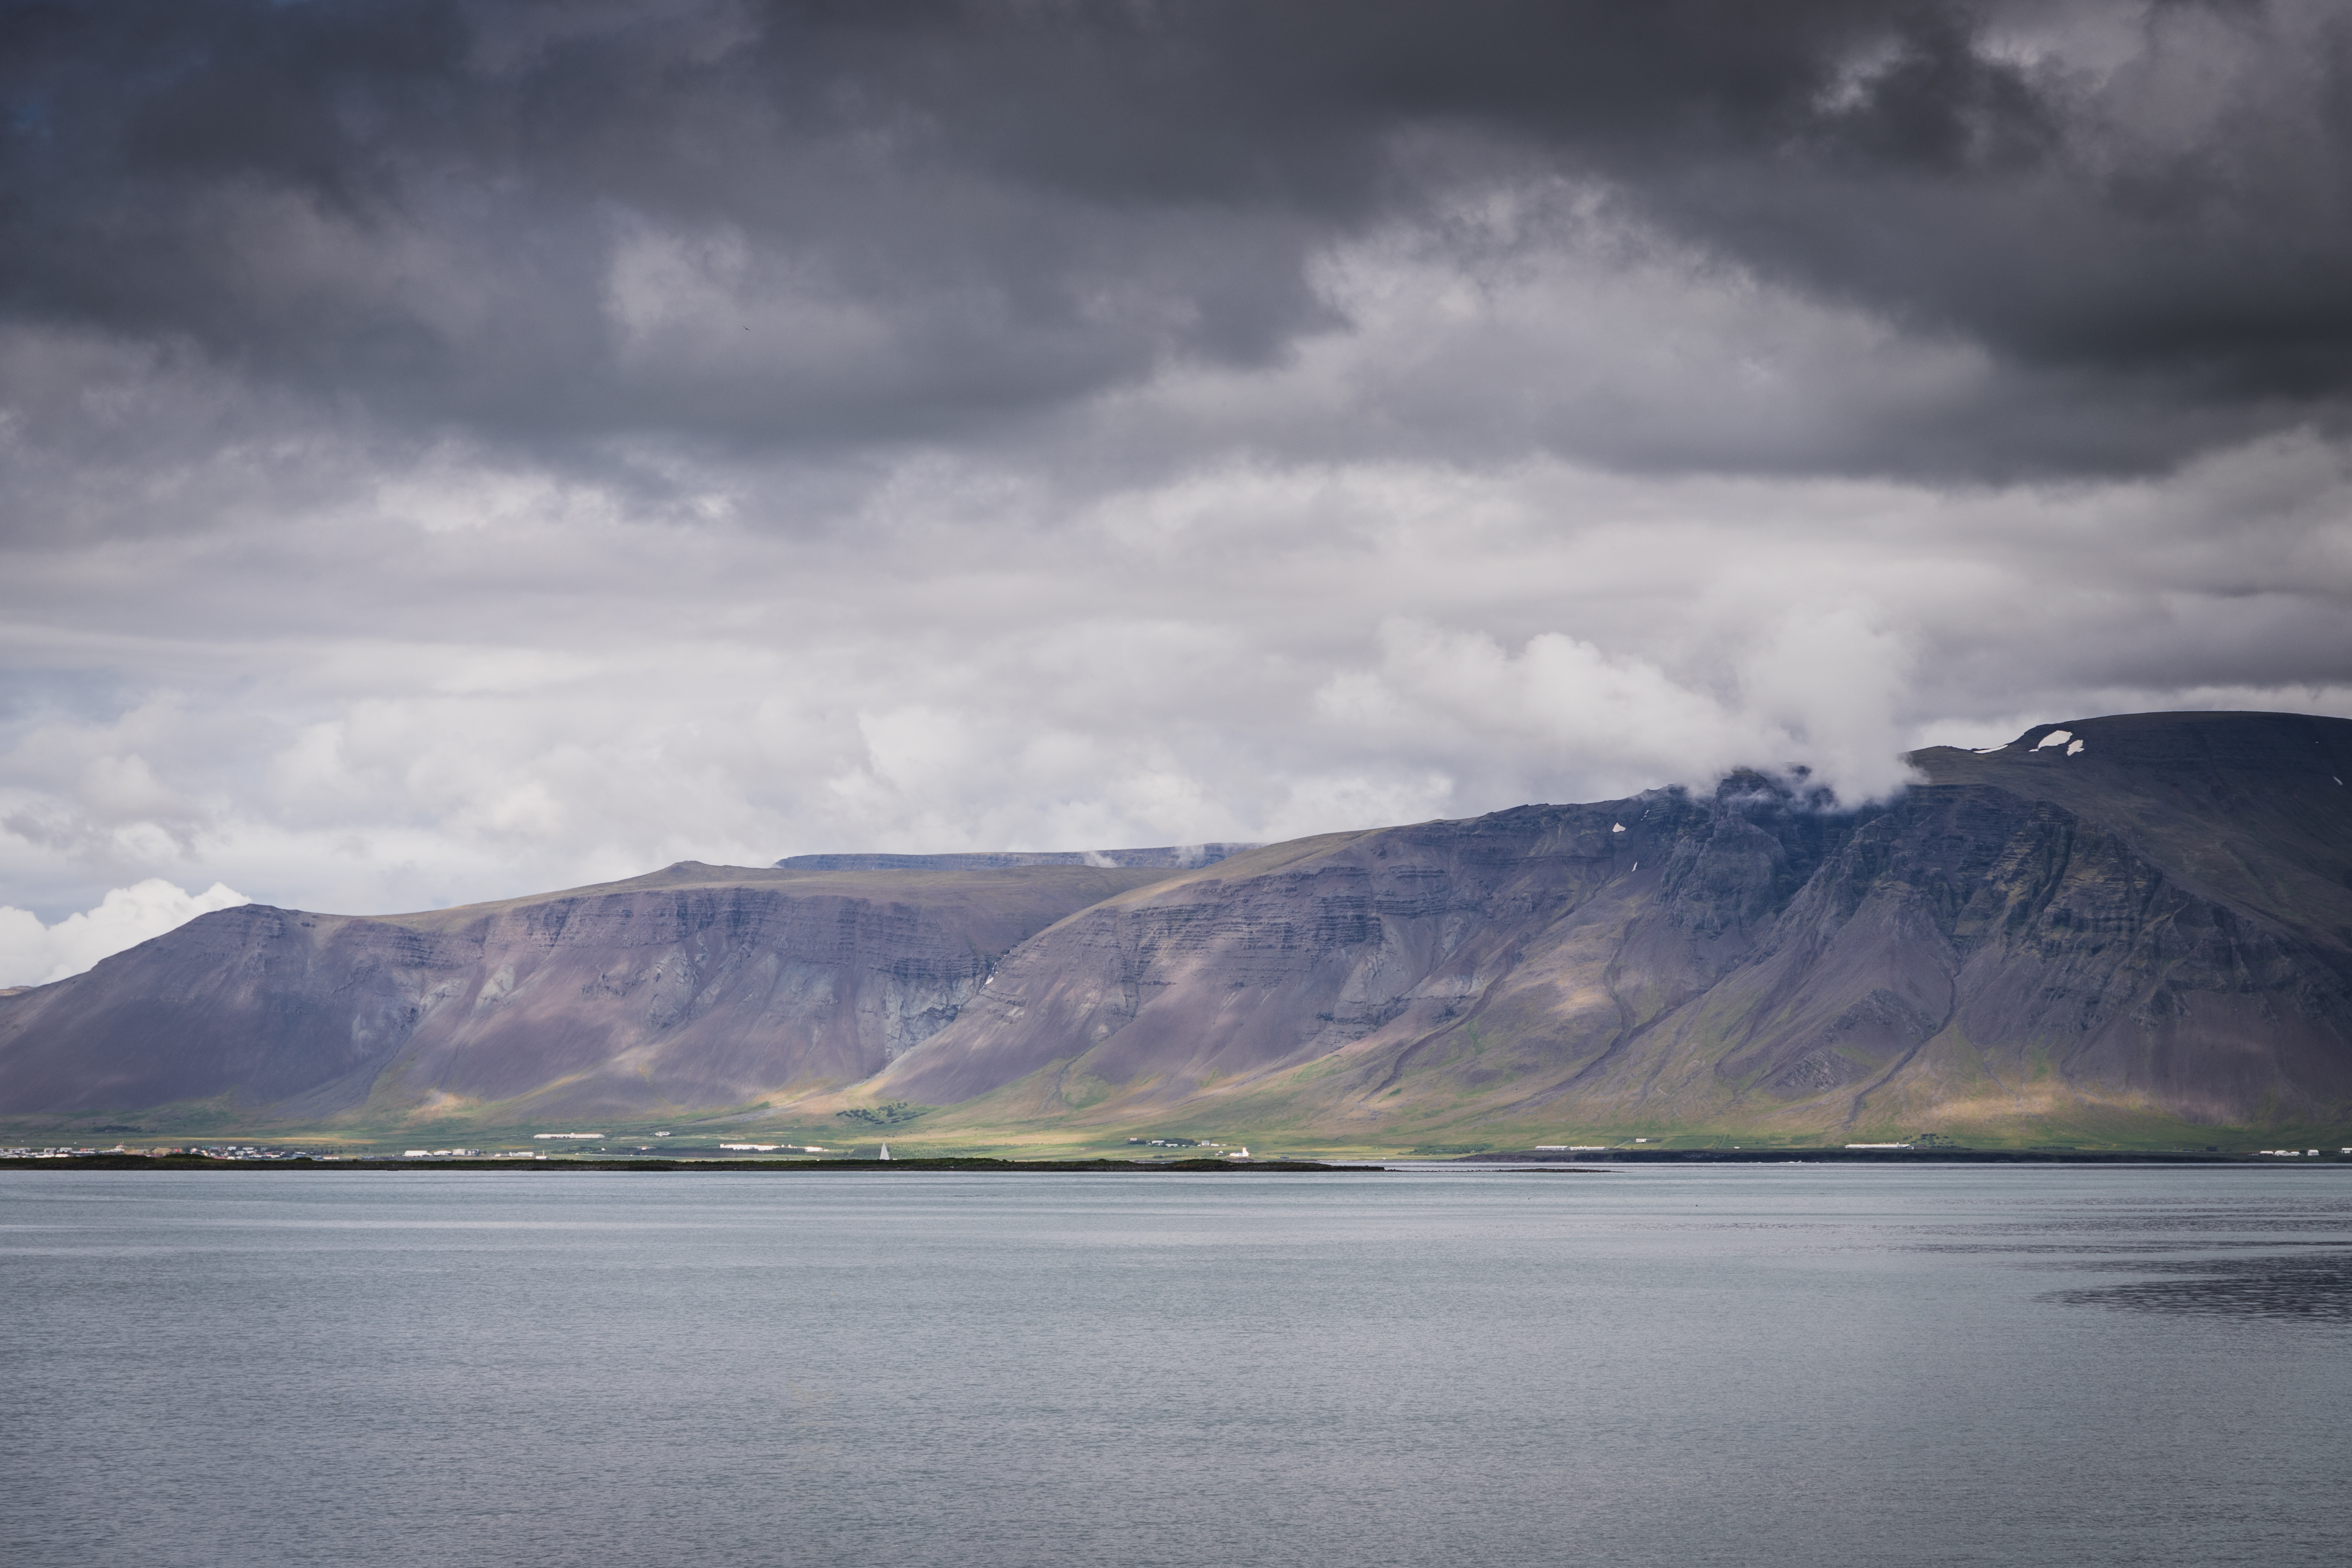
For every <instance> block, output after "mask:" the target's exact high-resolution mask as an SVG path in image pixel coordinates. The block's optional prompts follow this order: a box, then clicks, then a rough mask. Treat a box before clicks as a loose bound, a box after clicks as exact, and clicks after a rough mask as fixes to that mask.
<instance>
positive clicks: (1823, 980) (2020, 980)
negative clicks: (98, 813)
mask: <svg viewBox="0 0 2352 1568" xmlns="http://www.w3.org/2000/svg"><path fill="white" fill-rule="evenodd" d="M1911 760H1912V762H1913V763H1915V764H1916V767H1917V769H1918V771H1919V774H1920V780H1921V782H1919V783H1917V784H1914V785H1913V786H1912V787H1910V788H1908V789H1906V791H1904V792H1903V793H1902V794H1900V795H1898V796H1896V797H1895V799H1893V800H1892V801H1889V802H1887V803H1885V804H1881V805H1871V806H1866V807H1864V808H1861V809H1852V810H1849V809H1840V808H1839V807H1837V806H1836V805H1835V804H1834V803H1833V802H1831V801H1829V800H1827V799H1826V798H1824V797H1822V796H1821V795H1819V794H1818V792H1816V793H1814V794H1811V795H1807V794H1804V793H1801V792H1799V791H1796V790H1792V789H1791V787H1790V785H1789V784H1787V783H1785V782H1781V781H1776V780H1772V779H1768V778H1765V777H1763V776H1761V775H1758V774H1753V773H1740V774H1735V775H1733V776H1732V777H1730V778H1728V779H1727V780H1725V781H1724V782H1723V783H1722V784H1720V785H1719V786H1718V787H1717V789H1715V790H1714V791H1713V792H1712V793H1711V794H1705V795H1698V794H1692V793H1688V792H1685V791H1681V790H1660V791H1653V792H1650V793H1649V794H1646V795H1640V796H1636V797H1633V798H1632V799H1628V800H1622V801H1611V802H1603V803H1600V804H1595V805H1530V806H1522V807H1519V808H1517V809H1515V810H1510V811H1504V812H1498V813H1496V814H1494V815H1492V816H1483V817H1475V818H1471V819H1467V820H1464V821H1454V822H1430V823H1423V824H1419V825H1416V826H1404V827H1392V828H1384V829H1379V830H1375V831H1370V832H1364V833H1349V834H1332V835H1327V836H1324V837H1318V838H1309V839H1302V840H1297V841H1295V842H1293V843H1289V844H1280V845H1273V846H1267V847H1261V848H1255V849H1245V850H1237V851H1236V852H1234V853H1232V854H1229V855H1227V856H1225V857H1224V858H1219V859H1216V860H1214V861H1213V862H1212V863H1208V864H1204V865H1200V866H1197V867H1194V868H1157V867H1155V868H1141V869H1100V868H1087V867H1072V866H1068V865H1066V864H1065V865H1052V866H1027V867H1019V866H1015V867H1002V866H981V867H965V868H957V869H952V870H946V869H931V870H923V871H915V870H908V869H861V870H847V869H841V870H827V871H823V872H819V871H814V870H810V871H793V870H772V871H737V870H729V869H725V868H708V867H685V868H673V870H672V871H671V872H668V873H661V874H657V876H656V877H655V878H648V879H639V882H637V883H622V884H614V885H613V886H612V887H610V888H607V889H583V890H582V891H581V892H578V893H572V894H564V895H558V896H554V897H552V898H550V899H544V900H516V901H514V902H512V903H510V904H506V905H493V906H480V907H478V908H477V909H474V910H447V911H442V912H440V913H438V914H436V915H431V916H408V917H401V918H399V919H397V920H380V921H361V920H346V919H339V918H337V917H327V916H300V915H295V914H292V913H290V912H289V911H283V910H253V909H246V910H226V911H223V912H221V913H218V914H214V915H208V916H205V917H203V918H201V919H199V920H197V921H193V922H191V923H190V924H189V925H188V926H185V927H183V928H182V929H181V930H180V931H174V932H173V933H171V934H170V935H168V936H166V937H163V938H159V939H157V941H155V942H149V943H147V944H144V945H143V946H142V947H141V948H139V949H135V950H133V951H132V952H129V953H125V954H122V955H120V956H119V957H117V958H115V959H110V960H109V961H107V963H104V964H101V965H100V966H99V967H98V968H97V969H95V970H93V971H91V972H90V973H89V974H88V975H83V976H79V977H77V978H76V979H74V980H71V981H66V982H61V983H59V984H57V985H52V986H45V987H41V988H38V989H37V990H35V991H32V992H29V993H27V994H24V995H21V996H18V997H15V998H11V999H7V1000H5V1001H0V1109H4V1110H7V1111H9V1112H12V1113H16V1114H25V1113H31V1112H37V1111H67V1110H84V1111H95V1110H101V1109H103V1110H131V1109H138V1108H141V1107H145V1106H151V1105H154V1104H157V1103H160V1102H164V1101H173V1100H177V1101H187V1100H205V1099H211V1098H215V1097H222V1096H234V1097H236V1098H237V1099H238V1100H240V1101H241V1102H243V1103H246V1104H248V1105H251V1106H253V1107H254V1108H256V1109H257V1110H259V1109H262V1108H270V1109H273V1110H276V1111H277V1112H278V1113H280V1114H286V1115H299V1116H303V1117H311V1118H315V1117H323V1116H328V1115H331V1114H335V1113H339V1112H348V1111H350V1110H353V1109H355V1108H359V1107H361V1106H362V1105H363V1104H364V1105H366V1106H367V1107H368V1108H369V1114H372V1115H384V1114H393V1113H394V1112H397V1111H399V1110H402V1109H404V1108H437V1109H439V1110H446V1111H462V1112H465V1113H469V1114H479V1115H483V1116H492V1115H495V1116H496V1117H498V1118H499V1119H500V1120H504V1121H514V1120H523V1119H528V1118H530V1117H533V1116H542V1115H553V1114H559V1113H560V1114H572V1115H577V1114H589V1113H595V1114H613V1115H621V1114H625V1113H627V1112H628V1111H629V1110H631V1109H632V1108H640V1109H642V1110H644V1111H645V1112H646V1113H648V1114H652V1113H661V1114H669V1113H671V1112H672V1110H674V1109H675V1110H687V1109H693V1108H707V1109H715V1108H718V1107H721V1106H743V1105H749V1104H753V1103H755V1102H762V1101H764V1102H767V1103H770V1104H772V1105H773V1106H775V1107H776V1108H777V1110H776V1114H777V1115H778V1116H779V1117H780V1118H782V1117H788V1116H789V1115H791V1114H793V1113H794V1110H793V1108H794V1107H798V1108H800V1110H802V1111H804V1112H807V1113H811V1114H826V1113H829V1112H830V1111H831V1110H834V1109H835V1108H838V1107H842V1106H850V1105H856V1104H864V1103H869V1102H874V1101H886V1102H900V1101H903V1102H908V1103H910V1104H913V1105H919V1106H929V1107H936V1108H942V1109H939V1110H933V1111H931V1112H930V1113H929V1115H928V1116H927V1117H926V1118H925V1119H924V1121H923V1125H924V1126H925V1127H926V1128H927V1129H933V1128H935V1129H938V1130H940V1131H942V1132H948V1131H956V1132H959V1133H960V1134H961V1135H963V1136H967V1137H978V1136H981V1135H982V1134H983V1133H984V1132H987V1131H1006V1130H1011V1129H1014V1128H1022V1129H1029V1130H1038V1129H1042V1128H1048V1127H1054V1126H1059V1127H1062V1128H1065V1129H1067V1130H1072V1131H1077V1130H1107V1129H1112V1128H1118V1127H1124V1126H1141V1125H1150V1126H1155V1127H1157V1126H1165V1125H1167V1124H1169V1123H1170V1121H1171V1119H1172V1118H1181V1119H1182V1120H1183V1121H1185V1122H1186V1124H1187V1125H1188V1126H1195V1127H1199V1128H1232V1129H1236V1130H1246V1129H1250V1128H1269V1129H1270V1128H1288V1129H1293V1130H1296V1131H1299V1132H1302V1133H1304V1132H1309V1131H1311V1132H1313V1133H1314V1134H1316V1135H1318V1136H1322V1137H1326V1138H1333V1139H1360V1140H1363V1141H1367V1142H1387V1141H1392V1140H1394V1141H1402V1140H1426V1139H1430V1138H1434V1137H1439V1136H1450V1135H1456V1134H1459V1135H1463V1136H1467V1135H1469V1134H1471V1133H1473V1132H1476V1133H1479V1134H1480V1135H1481V1136H1482V1137H1485V1138H1487V1139H1489V1140H1491V1139H1496V1138H1499V1139H1502V1140H1505V1141H1509V1140H1512V1139H1517V1138H1524V1139H1526V1141H1528V1142H1536V1141H1543V1142H1560V1141H1563V1138H1562V1137H1561V1136H1560V1134H1563V1133H1565V1134H1568V1135H1570V1136H1573V1135H1574V1134H1575V1133H1577V1132H1579V1131H1592V1132H1596V1133H1598V1132H1601V1131H1630V1130H1641V1129H1645V1128H1654V1129H1659V1130H1666V1129H1711V1130H1722V1131H1731V1132H1734V1133H1737V1132H1738V1131H1742V1130H1746V1131H1751V1132H1753V1133H1755V1134H1757V1135H1759V1136H1765V1135H1771V1134H1775V1133H1789V1134H1798V1133H1805V1134H1817V1133H1830V1134H1832V1135H1834V1134H1836V1133H1838V1132H1840V1131H1844V1132H1848V1133H1853V1134H1864V1133H1875V1132H1881V1131H1906V1132H1907V1131H1913V1130H1916V1129H1917V1128H1926V1127H1935V1128H1938V1129H1940V1130H1943V1131H1947V1132H1950V1133H1955V1134H1960V1135H1969V1134H1974V1135H1978V1136H1988V1137H2012V1138H2013V1137H2024V1136H2031V1135H2047V1134H2049V1133H2050V1132H2052V1131H2065V1132H2068V1133H2070V1134H2073V1133H2079V1134H2082V1135H2084V1136H2087V1137H2095V1138H2110V1137H2111V1138H2125V1139H2128V1138H2148V1137H2160V1136H2178V1135H2180V1134H2181V1133H2182V1132H2183V1131H2184V1130H2194V1129H2196V1128H2200V1127H2221V1126H2228V1127H2248V1128H2252V1127H2269V1126H2287V1125H2295V1126H2314V1127H2318V1126H2336V1125H2340V1124H2343V1123H2345V1122H2346V1121H2347V1120H2352V786H2347V784H2344V783H2343V782H2342V781H2343V780H2345V779H2346V778H2347V777H2352V721H2342V720H2334V719H2317V718H2308V717H2303V716H2298V715H2291V714H2245V713H2186V714H2143V715H2132V716H2126V717H2116V718H2105V719H2093V720H2084V721H2074V722H2069V723H2066V724H2063V725H2042V726H2037V727H2036V728H2034V729H2032V730H2029V731H2026V732H2025V734H2023V735H2021V736H2020V737H2019V738H2018V739H2017V740H2016V741H2014V742H2011V743H2010V744H2009V745H2007V746H2004V747H1999V748H1994V749H1991V750H1990V751H1988V752H1963V751H1957V750H1953V749H1950V748H1943V747H1935V748H1930V749H1928V750H1927V751H1923V752H1917V753H1915V754H1914V756H1913V757H1912V759H1911ZM941 859H942V861H945V860H948V859H959V858H941ZM664 879H669V880H668V881H667V882H666V881H665V880H664ZM893 879H897V880H896V881H895V882H894V881H893ZM1083 879H1094V880H1092V881H1087V880H1083ZM306 922H308V923H306Z"/></svg>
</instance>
